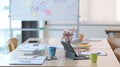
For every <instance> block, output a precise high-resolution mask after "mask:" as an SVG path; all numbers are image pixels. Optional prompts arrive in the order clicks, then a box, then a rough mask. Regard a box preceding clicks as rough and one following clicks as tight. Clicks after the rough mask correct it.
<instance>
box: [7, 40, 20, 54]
mask: <svg viewBox="0 0 120 67" xmlns="http://www.w3.org/2000/svg"><path fill="white" fill-rule="evenodd" d="M17 43H18V40H17V38H11V39H9V40H8V47H9V51H10V52H11V51H13V50H14V49H16V48H17Z"/></svg>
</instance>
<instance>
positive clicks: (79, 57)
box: [61, 41, 89, 60]
mask: <svg viewBox="0 0 120 67" xmlns="http://www.w3.org/2000/svg"><path fill="white" fill-rule="evenodd" d="M61 43H62V45H63V47H64V49H65V50H66V53H65V56H66V57H67V58H70V59H73V60H84V59H89V57H88V56H86V55H81V54H80V53H78V54H77V53H76V52H75V50H74V49H73V48H72V46H71V44H70V43H67V42H64V41H61Z"/></svg>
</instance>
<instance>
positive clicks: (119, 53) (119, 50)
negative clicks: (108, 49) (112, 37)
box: [114, 48, 120, 62]
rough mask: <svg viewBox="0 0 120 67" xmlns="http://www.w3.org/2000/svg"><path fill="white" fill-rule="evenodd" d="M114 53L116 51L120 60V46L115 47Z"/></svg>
mask: <svg viewBox="0 0 120 67" xmlns="http://www.w3.org/2000/svg"><path fill="white" fill-rule="evenodd" d="M114 53H115V55H116V57H117V59H118V61H119V62H120V48H115V50H114Z"/></svg>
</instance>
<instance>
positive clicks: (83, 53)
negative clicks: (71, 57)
mask: <svg viewBox="0 0 120 67" xmlns="http://www.w3.org/2000/svg"><path fill="white" fill-rule="evenodd" d="M91 53H96V54H98V56H107V53H106V52H80V53H79V54H80V55H90V54H91Z"/></svg>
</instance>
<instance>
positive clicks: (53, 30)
mask: <svg viewBox="0 0 120 67" xmlns="http://www.w3.org/2000/svg"><path fill="white" fill-rule="evenodd" d="M79 11H80V12H79V14H80V16H81V17H80V32H79V33H84V34H85V36H86V37H88V38H107V34H106V33H105V29H106V28H111V27H120V22H117V21H116V0H80V9H79ZM71 27H76V22H71V21H62V22H57V21H49V22H48V28H49V30H48V33H49V34H48V36H50V37H53V38H60V37H62V31H63V29H64V28H68V29H70V28H71Z"/></svg>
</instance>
